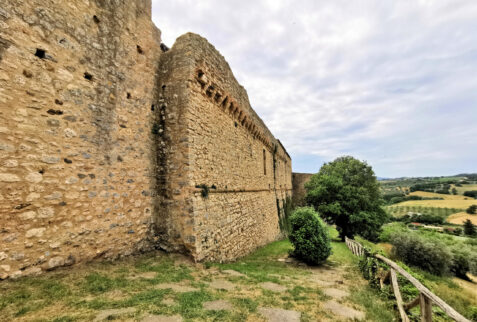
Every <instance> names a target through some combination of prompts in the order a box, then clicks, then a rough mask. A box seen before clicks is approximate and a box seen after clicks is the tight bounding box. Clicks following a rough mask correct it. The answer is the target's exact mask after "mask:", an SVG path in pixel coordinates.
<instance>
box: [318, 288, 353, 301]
mask: <svg viewBox="0 0 477 322" xmlns="http://www.w3.org/2000/svg"><path fill="white" fill-rule="evenodd" d="M323 293H325V295H328V296H330V297H332V298H335V299H338V300H339V299H341V298H343V297H346V296H349V292H347V291H344V290H340V289H337V288H325V289H324V290H323Z"/></svg>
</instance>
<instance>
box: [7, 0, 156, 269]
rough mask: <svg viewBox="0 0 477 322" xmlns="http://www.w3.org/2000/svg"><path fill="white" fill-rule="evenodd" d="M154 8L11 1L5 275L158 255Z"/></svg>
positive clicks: (142, 1) (138, 2)
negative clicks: (154, 251)
mask: <svg viewBox="0 0 477 322" xmlns="http://www.w3.org/2000/svg"><path fill="white" fill-rule="evenodd" d="M150 15H151V8H150V2H149V1H146V0H135V1H114V2H113V1H100V0H97V1H87V0H86V1H51V0H42V1H39V0H35V1H33V0H32V1H16V0H8V1H1V5H0V278H6V277H8V276H11V277H16V276H20V275H28V274H33V273H38V272H40V271H41V270H47V269H52V268H54V267H57V266H63V265H71V264H73V263H75V262H79V261H85V260H90V259H92V258H97V257H107V258H114V257H117V256H120V255H126V254H130V253H131V252H133V251H136V250H139V249H143V248H149V247H150V245H151V242H150V238H151V237H150V236H152V234H151V233H150V232H149V231H150V227H151V225H150V222H151V214H152V211H153V199H152V197H151V193H150V190H151V188H154V186H155V182H154V180H153V179H154V176H153V175H151V173H153V172H155V168H154V166H153V165H154V162H152V160H154V155H153V154H152V153H151V148H150V147H151V146H152V145H153V143H152V142H153V138H152V137H151V126H152V121H151V115H152V111H151V104H152V101H153V93H154V92H155V91H156V90H155V84H156V81H155V76H156V75H155V74H156V69H157V62H158V59H159V55H160V49H159V44H160V32H159V30H158V29H156V28H155V26H154V25H153V24H152V22H151V18H150Z"/></svg>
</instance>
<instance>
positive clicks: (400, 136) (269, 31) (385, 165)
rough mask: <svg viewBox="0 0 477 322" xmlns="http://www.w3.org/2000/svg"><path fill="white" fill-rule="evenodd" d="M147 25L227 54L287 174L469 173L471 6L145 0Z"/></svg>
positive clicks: (476, 121)
mask: <svg viewBox="0 0 477 322" xmlns="http://www.w3.org/2000/svg"><path fill="white" fill-rule="evenodd" d="M153 20H154V22H155V24H156V25H157V26H158V27H159V28H160V29H161V31H162V38H163V42H164V43H165V44H166V45H168V46H169V47H171V46H172V45H173V43H174V41H175V39H176V38H177V37H178V36H180V35H181V34H183V33H186V32H189V31H192V32H195V33H198V34H200V35H202V36H203V37H205V38H207V39H208V40H209V42H211V43H212V44H213V45H214V46H215V47H216V48H217V49H218V50H219V51H220V52H221V53H222V54H223V55H224V56H225V58H226V59H227V61H228V62H229V64H230V65H231V67H232V70H233V72H234V74H235V76H236V77H237V79H238V81H239V82H240V83H241V84H242V85H243V86H245V88H246V89H247V91H248V94H249V98H250V101H251V105H252V107H253V108H254V109H255V111H257V113H258V114H259V115H260V116H261V118H262V119H263V120H264V121H265V123H266V124H267V126H268V127H269V128H270V130H271V131H272V132H273V134H274V135H275V136H276V137H278V138H279V139H280V140H281V141H282V143H283V144H284V145H285V147H286V148H287V150H288V152H289V153H290V155H291V157H292V162H293V171H295V172H316V171H318V169H319V168H320V166H321V165H322V164H323V162H328V161H331V160H333V159H334V158H336V157H338V156H341V155H352V156H355V157H357V158H359V159H361V160H366V161H367V162H368V163H369V164H371V165H372V166H373V168H374V170H375V172H376V174H377V175H378V176H381V177H398V176H426V175H451V174H456V173H461V172H477V1H475V0H448V1H444V0H400V1H394V0H392V1H391V0H387V1H383V0H366V1H365V0H362V1H361V0H356V1H349V0H346V1H345V0H327V1H324V0H310V1H291V0H290V1H285V0H284V1H282V0H253V1H250V0H240V1H236V0H232V1H224V0H195V1H191V0H174V1H170V0H167V1H166V0H153Z"/></svg>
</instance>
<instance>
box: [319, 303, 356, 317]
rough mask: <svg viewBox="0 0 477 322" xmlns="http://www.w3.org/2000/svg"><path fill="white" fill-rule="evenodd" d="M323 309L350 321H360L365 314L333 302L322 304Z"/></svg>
mask: <svg viewBox="0 0 477 322" xmlns="http://www.w3.org/2000/svg"><path fill="white" fill-rule="evenodd" d="M323 307H324V308H325V309H326V310H329V311H331V312H332V313H333V314H335V315H338V316H342V317H344V318H347V319H351V320H354V319H356V320H361V319H364V317H365V314H364V313H363V312H361V311H357V310H355V309H353V308H350V307H347V306H345V305H343V304H340V303H338V302H336V301H334V300H331V301H327V302H325V303H324V304H323Z"/></svg>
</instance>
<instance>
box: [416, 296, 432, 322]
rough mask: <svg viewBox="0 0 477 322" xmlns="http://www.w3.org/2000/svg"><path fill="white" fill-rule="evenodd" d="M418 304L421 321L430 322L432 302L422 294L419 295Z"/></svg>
mask: <svg viewBox="0 0 477 322" xmlns="http://www.w3.org/2000/svg"><path fill="white" fill-rule="evenodd" d="M419 299H420V300H419V302H420V303H419V304H420V306H421V321H422V322H432V302H431V300H430V299H428V298H427V296H425V295H424V294H422V293H421V294H420V295H419Z"/></svg>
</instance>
